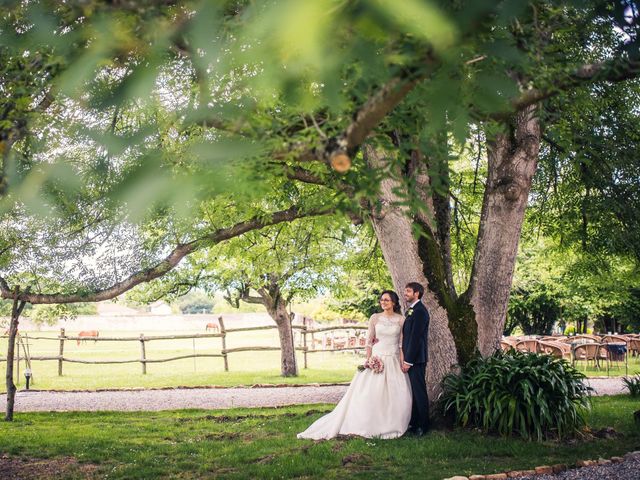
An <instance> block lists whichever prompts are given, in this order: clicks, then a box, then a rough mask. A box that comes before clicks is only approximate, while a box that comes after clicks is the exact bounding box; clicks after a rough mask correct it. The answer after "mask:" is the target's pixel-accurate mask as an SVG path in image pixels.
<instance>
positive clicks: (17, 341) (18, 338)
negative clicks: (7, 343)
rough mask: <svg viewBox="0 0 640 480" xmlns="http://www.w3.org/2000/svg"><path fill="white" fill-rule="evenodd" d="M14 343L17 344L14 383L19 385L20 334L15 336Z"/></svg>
mask: <svg viewBox="0 0 640 480" xmlns="http://www.w3.org/2000/svg"><path fill="white" fill-rule="evenodd" d="M15 342H16V343H17V344H18V348H17V350H18V363H16V370H17V372H16V383H17V384H18V385H20V334H19V333H17V334H16V339H15Z"/></svg>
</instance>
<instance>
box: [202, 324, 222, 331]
mask: <svg viewBox="0 0 640 480" xmlns="http://www.w3.org/2000/svg"><path fill="white" fill-rule="evenodd" d="M209 329H211V330H213V331H214V332H219V331H220V327H219V326H218V324H217V323H207V327H206V328H205V329H204V331H205V332H208V331H209Z"/></svg>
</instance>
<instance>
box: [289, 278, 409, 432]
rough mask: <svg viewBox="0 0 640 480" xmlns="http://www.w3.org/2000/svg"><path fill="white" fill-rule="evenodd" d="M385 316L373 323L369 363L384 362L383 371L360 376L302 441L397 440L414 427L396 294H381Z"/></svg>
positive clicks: (375, 316) (375, 317)
mask: <svg viewBox="0 0 640 480" xmlns="http://www.w3.org/2000/svg"><path fill="white" fill-rule="evenodd" d="M379 300H380V307H381V308H382V312H381V313H374V314H373V315H372V316H371V318H370V319H369V329H368V333H367V348H366V351H367V361H368V360H369V359H370V358H371V357H372V356H377V357H379V358H380V359H381V360H382V363H383V365H384V370H383V371H382V372H381V373H376V372H374V371H373V370H371V369H369V368H367V369H365V370H363V371H361V372H356V374H355V376H354V377H353V380H352V381H351V385H349V388H348V389H347V392H346V393H345V395H344V397H342V399H341V400H340V402H339V403H338V405H336V408H334V409H333V411H332V412H330V413H328V414H327V415H325V416H324V417H321V418H319V419H318V420H316V422H315V423H313V424H312V425H311V426H310V427H309V428H307V429H306V430H305V431H304V432H302V433H299V434H298V438H310V439H313V440H320V439H329V438H333V437H335V436H337V435H359V436H361V437H367V438H371V437H377V438H397V437H400V436H402V435H403V434H404V433H405V432H406V431H407V428H408V426H409V420H410V418H411V386H410V384H409V378H408V376H407V374H405V373H403V372H402V369H401V368H400V365H402V362H403V358H402V325H403V323H404V317H403V316H402V315H401V314H400V299H399V298H398V295H397V294H396V293H395V292H394V291H392V290H385V291H384V292H382V294H381V295H380V299H379Z"/></svg>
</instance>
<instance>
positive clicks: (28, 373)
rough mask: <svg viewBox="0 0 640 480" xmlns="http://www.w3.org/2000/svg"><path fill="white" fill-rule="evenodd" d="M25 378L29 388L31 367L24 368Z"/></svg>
mask: <svg viewBox="0 0 640 480" xmlns="http://www.w3.org/2000/svg"><path fill="white" fill-rule="evenodd" d="M24 378H25V379H26V380H27V390H29V380H31V369H30V368H25V369H24Z"/></svg>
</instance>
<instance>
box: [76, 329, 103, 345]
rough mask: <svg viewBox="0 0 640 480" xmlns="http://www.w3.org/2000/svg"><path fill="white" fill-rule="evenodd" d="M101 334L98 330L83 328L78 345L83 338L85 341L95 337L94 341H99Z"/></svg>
mask: <svg viewBox="0 0 640 480" xmlns="http://www.w3.org/2000/svg"><path fill="white" fill-rule="evenodd" d="M99 334H100V332H98V330H83V331H82V332H80V333H78V345H80V341H81V340H83V341H85V340H90V339H93V341H94V342H97V341H98V335H99ZM80 337H84V338H80Z"/></svg>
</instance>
